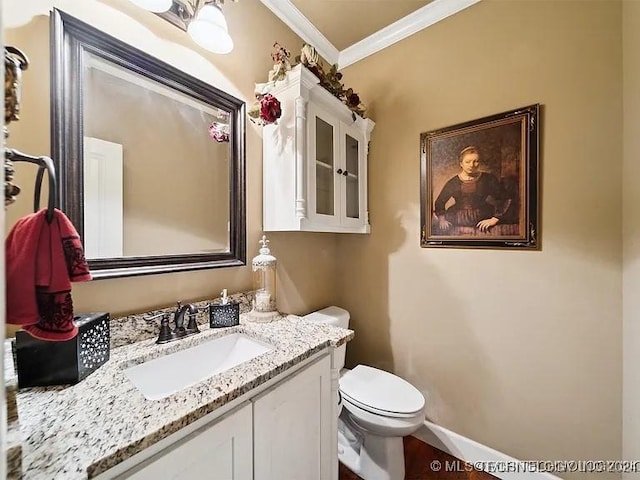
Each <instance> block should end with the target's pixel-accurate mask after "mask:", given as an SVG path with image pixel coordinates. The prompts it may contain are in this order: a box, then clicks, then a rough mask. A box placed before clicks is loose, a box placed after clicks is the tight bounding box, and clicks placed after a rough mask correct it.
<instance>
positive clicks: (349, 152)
mask: <svg viewBox="0 0 640 480" xmlns="http://www.w3.org/2000/svg"><path fill="white" fill-rule="evenodd" d="M344 139H345V147H344V148H345V154H346V158H345V167H346V168H345V170H344V172H343V175H344V177H345V180H346V186H345V188H346V192H345V204H346V205H345V207H346V212H345V213H346V216H347V218H360V169H359V167H360V165H359V160H360V144H359V143H358V140H356V139H355V138H353V137H352V136H351V135H349V134H346V135H345V138H344Z"/></svg>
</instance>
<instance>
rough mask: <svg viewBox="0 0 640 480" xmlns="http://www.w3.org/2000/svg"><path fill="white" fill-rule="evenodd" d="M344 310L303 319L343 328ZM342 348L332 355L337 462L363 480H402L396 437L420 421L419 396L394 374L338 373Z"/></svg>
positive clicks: (359, 369)
mask: <svg viewBox="0 0 640 480" xmlns="http://www.w3.org/2000/svg"><path fill="white" fill-rule="evenodd" d="M349 317H350V316H349V312H347V311H346V310H344V309H343V308H340V307H327V308H324V309H322V310H318V311H317V312H313V313H310V314H309V315H306V316H305V317H304V319H305V320H309V321H314V322H322V323H328V324H330V325H334V326H336V327H342V328H348V327H349ZM345 353H346V345H343V346H341V347H339V348H338V349H337V351H336V360H337V365H338V367H339V368H342V370H341V371H340V386H339V393H340V396H341V399H342V400H341V401H342V408H341V413H340V417H339V418H338V458H339V459H340V461H341V462H342V463H343V464H344V465H345V466H346V467H347V468H349V470H351V471H352V472H353V473H355V474H356V475H359V476H360V477H362V478H364V480H403V479H404V449H403V445H402V437H404V436H406V435H411V434H412V433H413V432H415V431H416V430H417V429H418V428H419V427H420V426H421V425H422V423H423V422H424V406H425V401H424V396H423V395H422V393H420V391H419V390H418V389H416V388H415V387H414V386H413V385H411V384H410V383H408V382H407V381H405V380H403V379H402V378H400V377H397V376H396V375H393V374H391V373H388V372H385V371H383V370H378V369H377V368H373V367H368V366H366V365H358V366H357V367H355V368H354V369H353V370H347V369H344V358H345Z"/></svg>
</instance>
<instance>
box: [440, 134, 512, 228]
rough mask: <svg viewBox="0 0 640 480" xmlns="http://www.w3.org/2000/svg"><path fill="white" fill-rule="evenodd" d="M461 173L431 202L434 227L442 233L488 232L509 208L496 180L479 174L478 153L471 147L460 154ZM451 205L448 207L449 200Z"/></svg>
mask: <svg viewBox="0 0 640 480" xmlns="http://www.w3.org/2000/svg"><path fill="white" fill-rule="evenodd" d="M458 159H459V162H460V173H458V174H457V175H455V176H454V177H452V178H451V179H450V180H449V181H448V182H447V183H446V184H445V185H444V187H443V188H442V190H441V191H440V194H439V195H438V197H437V198H436V200H435V203H434V216H435V220H437V224H436V228H437V229H438V230H439V231H440V232H441V233H443V234H446V233H447V232H450V231H451V230H453V228H455V227H470V228H477V229H478V230H479V231H481V232H489V231H490V230H491V228H492V227H494V226H496V225H497V224H498V223H499V222H500V217H501V216H502V215H503V213H504V212H505V211H506V210H507V207H508V206H509V199H507V198H505V191H504V189H503V188H502V185H501V184H500V182H499V181H498V179H497V178H496V177H495V176H494V175H492V174H491V173H488V172H482V171H480V152H479V150H478V148H477V147H475V146H473V145H471V146H468V147H466V148H464V149H462V151H461V152H460V155H459V156H458ZM451 200H452V201H453V203H452V204H451V205H450V206H449V207H447V204H448V203H449V202H450V201H451Z"/></svg>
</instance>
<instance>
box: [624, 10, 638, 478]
mask: <svg viewBox="0 0 640 480" xmlns="http://www.w3.org/2000/svg"><path fill="white" fill-rule="evenodd" d="M622 18H623V21H622V32H623V36H622V40H623V42H622V52H623V77H622V82H623V83H622V84H623V99H624V102H623V105H624V106H623V124H624V130H623V132H624V133H623V139H624V141H623V148H624V157H623V158H624V160H623V164H622V173H623V175H622V178H623V185H622V186H623V228H622V235H623V236H622V240H623V262H622V273H623V276H622V285H623V290H622V300H623V301H622V308H623V335H624V336H623V342H624V344H623V352H624V355H623V371H624V383H623V385H624V387H623V409H622V425H623V428H622V433H623V437H622V439H623V440H622V456H623V458H626V459H630V460H631V459H637V458H640V295H638V292H640V188H638V185H637V183H636V180H637V179H638V178H640V162H638V158H640V136H639V135H638V125H639V124H640V58H638V52H639V51H640V2H630V1H627V2H624V3H623V6H622ZM629 478H633V476H632V475H629Z"/></svg>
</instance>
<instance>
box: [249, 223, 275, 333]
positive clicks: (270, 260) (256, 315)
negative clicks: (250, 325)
mask: <svg viewBox="0 0 640 480" xmlns="http://www.w3.org/2000/svg"><path fill="white" fill-rule="evenodd" d="M258 243H260V245H261V248H260V254H259V255H257V256H255V257H253V260H252V262H251V267H252V269H253V289H254V296H253V309H252V310H251V312H250V313H249V317H250V319H251V320H253V321H256V322H270V321H271V320H273V319H274V318H275V317H279V313H278V311H277V309H276V257H274V256H273V255H271V251H270V250H269V248H268V247H267V245H268V243H269V240H267V237H266V236H265V235H263V236H262V240H260V241H259V242H258Z"/></svg>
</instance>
